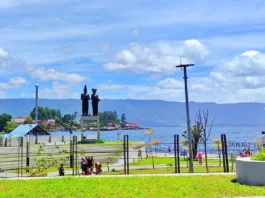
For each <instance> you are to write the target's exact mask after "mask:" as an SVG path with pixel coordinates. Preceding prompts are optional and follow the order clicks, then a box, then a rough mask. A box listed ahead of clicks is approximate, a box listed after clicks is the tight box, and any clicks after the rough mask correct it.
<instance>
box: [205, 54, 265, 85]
mask: <svg viewBox="0 0 265 198" xmlns="http://www.w3.org/2000/svg"><path fill="white" fill-rule="evenodd" d="M264 75H265V53H261V52H259V51H246V52H244V53H242V54H240V55H239V56H236V57H234V58H233V59H232V60H229V61H224V62H222V63H220V64H219V65H217V67H216V68H215V70H214V71H212V72H211V73H210V77H211V79H212V80H213V81H215V82H216V83H217V84H219V85H220V86H221V87H226V88H227V89H244V88H246V89H256V88H260V87H264V86H265V82H264Z"/></svg>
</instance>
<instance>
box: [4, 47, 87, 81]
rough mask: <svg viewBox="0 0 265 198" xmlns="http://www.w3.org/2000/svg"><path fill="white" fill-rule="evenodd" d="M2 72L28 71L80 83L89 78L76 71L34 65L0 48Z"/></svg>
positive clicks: (39, 75) (35, 75)
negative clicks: (60, 70) (63, 70)
mask: <svg viewBox="0 0 265 198" xmlns="http://www.w3.org/2000/svg"><path fill="white" fill-rule="evenodd" d="M0 68H1V70H0V73H5V72H14V71H16V72H26V73H28V74H30V76H31V77H32V78H35V79H38V80H43V81H48V80H59V81H63V82H69V83H78V82H82V81H83V80H85V79H87V77H84V76H81V75H79V74H75V73H65V72H59V71H56V70H55V69H53V68H43V67H39V66H37V65H34V64H32V63H30V62H26V61H23V60H19V59H17V58H13V57H11V56H9V55H8V53H7V52H6V51H4V50H3V49H1V48H0Z"/></svg>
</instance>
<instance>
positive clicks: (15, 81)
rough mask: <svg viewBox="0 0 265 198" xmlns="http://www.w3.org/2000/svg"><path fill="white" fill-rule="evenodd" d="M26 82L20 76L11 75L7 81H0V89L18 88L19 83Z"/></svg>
mask: <svg viewBox="0 0 265 198" xmlns="http://www.w3.org/2000/svg"><path fill="white" fill-rule="evenodd" d="M26 83H28V81H27V80H26V79H25V78H22V77H13V78H10V79H9V81H8V82H6V83H4V82H1V83H0V89H12V88H19V87H20V86H21V85H23V84H26Z"/></svg>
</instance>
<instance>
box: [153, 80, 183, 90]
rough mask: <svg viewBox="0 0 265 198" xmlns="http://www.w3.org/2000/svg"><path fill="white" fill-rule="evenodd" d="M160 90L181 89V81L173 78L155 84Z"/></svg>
mask: <svg viewBox="0 0 265 198" xmlns="http://www.w3.org/2000/svg"><path fill="white" fill-rule="evenodd" d="M157 85H158V87H160V88H161V89H183V88H184V84H183V81H179V80H175V79H174V78H166V79H164V80H162V81H160V82H158V83H157Z"/></svg>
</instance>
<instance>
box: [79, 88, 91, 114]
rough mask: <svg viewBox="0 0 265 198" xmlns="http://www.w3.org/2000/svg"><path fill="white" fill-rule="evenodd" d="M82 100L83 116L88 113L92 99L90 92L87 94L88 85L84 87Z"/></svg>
mask: <svg viewBox="0 0 265 198" xmlns="http://www.w3.org/2000/svg"><path fill="white" fill-rule="evenodd" d="M81 100H82V116H87V115H88V101H89V100H90V97H89V94H87V88H86V85H85V87H84V93H82V94H81Z"/></svg>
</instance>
